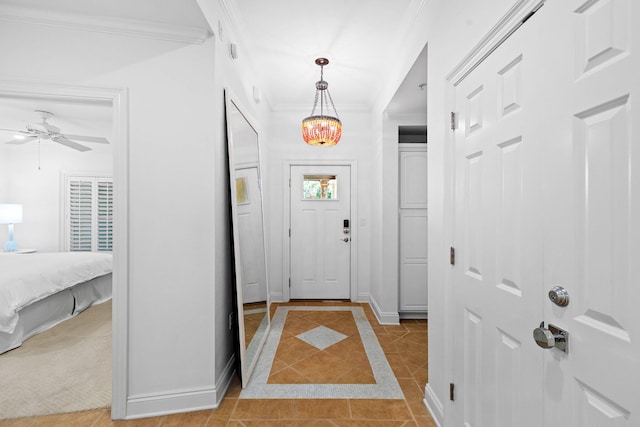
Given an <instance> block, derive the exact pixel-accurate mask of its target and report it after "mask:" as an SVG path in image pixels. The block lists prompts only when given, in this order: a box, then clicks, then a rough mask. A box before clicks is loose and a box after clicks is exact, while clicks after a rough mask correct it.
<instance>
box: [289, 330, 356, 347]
mask: <svg viewBox="0 0 640 427" xmlns="http://www.w3.org/2000/svg"><path fill="white" fill-rule="evenodd" d="M296 338H299V339H301V340H302V341H304V342H306V343H307V344H310V345H312V346H314V347H315V348H317V349H319V350H324V349H325V348H327V347H331V346H332V345H334V344H337V343H339V342H340V341H342V340H343V339H345V338H348V337H347V336H346V335H344V334H341V333H340V332H338V331H334V330H333V329H330V328H327V327H326V326H318V327H317V328H313V329H311V330H309V331H307V332H304V333H302V334H299V335H296Z"/></svg>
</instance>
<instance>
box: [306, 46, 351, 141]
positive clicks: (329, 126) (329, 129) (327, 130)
mask: <svg viewBox="0 0 640 427" xmlns="http://www.w3.org/2000/svg"><path fill="white" fill-rule="evenodd" d="M328 63H329V60H328V59H327V58H318V59H316V64H317V65H319V66H320V80H319V81H317V82H316V98H315V100H314V101H313V110H311V115H310V116H309V117H307V118H305V119H304V120H302V138H304V141H305V142H306V143H307V144H309V145H320V146H325V147H326V146H330V145H336V144H337V143H338V142H339V141H340V137H341V136H342V122H341V121H340V119H339V118H338V112H337V111H336V107H335V105H333V99H331V94H330V93H329V83H327V82H326V81H324V79H323V69H324V66H325V65H327V64H328ZM325 92H326V95H325ZM318 98H320V115H316V107H317V106H318ZM329 102H331V107H332V108H333V113H334V116H328V115H325V110H326V111H327V112H328V111H329Z"/></svg>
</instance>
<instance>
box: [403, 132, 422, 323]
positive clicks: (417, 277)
mask: <svg viewBox="0 0 640 427" xmlns="http://www.w3.org/2000/svg"><path fill="white" fill-rule="evenodd" d="M411 145H412V146H411V147H407V146H402V145H401V146H400V152H399V165H398V166H399V168H398V169H399V172H400V173H399V175H400V183H399V184H400V214H399V221H400V224H399V229H400V242H399V243H400V272H399V273H400V307H399V308H400V311H401V312H412V311H413V312H425V313H426V311H427V146H426V144H411Z"/></svg>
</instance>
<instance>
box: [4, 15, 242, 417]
mask: <svg viewBox="0 0 640 427" xmlns="http://www.w3.org/2000/svg"><path fill="white" fill-rule="evenodd" d="M217 49H218V46H217V45H216V40H215V39H209V40H207V41H206V42H205V43H204V44H203V45H182V44H178V43H171V42H163V41H157V40H150V39H138V38H128V37H123V36H116V35H109V34H100V33H91V32H81V31H75V30H70V29H60V28H54V27H45V26H36V25H26V24H13V23H6V22H4V23H3V25H2V26H1V27H0V51H2V52H3V53H4V57H3V63H2V68H1V69H0V76H4V77H19V78H23V79H34V80H44V81H52V82H69V83H73V84H75V85H88V86H105V87H126V88H128V90H129V92H128V93H129V100H128V101H129V138H130V143H129V153H128V154H129V165H130V170H129V206H128V209H129V236H128V248H129V260H128V262H129V266H130V271H129V272H128V279H129V289H128V298H129V306H128V316H129V323H128V333H129V340H128V343H129V354H128V357H127V360H128V368H129V369H128V382H127V399H128V404H127V406H126V414H125V415H126V416H129V417H138V416H146V415H152V414H154V413H163V412H180V411H186V410H190V409H198V408H203V407H213V406H215V405H216V404H217V401H219V400H220V399H221V398H222V393H223V392H224V386H225V383H224V381H223V380H224V379H225V375H228V374H230V371H228V370H227V368H230V367H231V368H232V366H230V365H229V363H230V362H231V361H232V357H233V344H232V343H233V337H232V336H231V332H229V331H228V330H227V327H226V316H227V315H228V313H229V312H230V311H232V310H233V307H232V304H231V271H230V262H229V260H230V255H229V247H230V246H229V226H228V224H229V223H228V217H226V216H225V215H226V211H227V209H228V208H227V205H228V203H227V197H228V196H227V195H228V179H226V152H225V144H226V142H225V141H224V140H223V138H222V136H223V134H224V132H223V123H224V122H223V121H222V118H223V116H222V111H223V96H222V91H221V84H220V83H219V82H216V81H215V78H216V73H217V72H218V70H217V69H216V60H218V56H217V53H216V51H217ZM34 57H36V58H38V66H37V67H34V66H33V58H34ZM0 78H1V77H0ZM223 319H224V321H223ZM227 379H228V378H227Z"/></svg>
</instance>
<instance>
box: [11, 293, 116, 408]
mask: <svg viewBox="0 0 640 427" xmlns="http://www.w3.org/2000/svg"><path fill="white" fill-rule="evenodd" d="M110 405H111V301H109V302H106V303H104V304H100V305H96V306H94V307H91V308H90V309H88V310H86V311H84V312H83V313H80V314H79V315H78V316H76V317H74V318H72V319H69V320H67V321H65V322H63V323H61V324H60V325H58V326H56V327H55V328H52V329H50V330H48V331H46V332H43V333H42V334H40V335H36V336H35V337H33V338H31V339H29V340H27V341H25V342H24V344H22V346H21V347H18V348H17V349H15V350H11V351H9V352H7V353H4V354H2V355H0V419H6V418H18V417H27V416H35V415H46V414H55V413H63V412H75V411H81V410H85V409H95V408H104V407H108V406H110Z"/></svg>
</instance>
